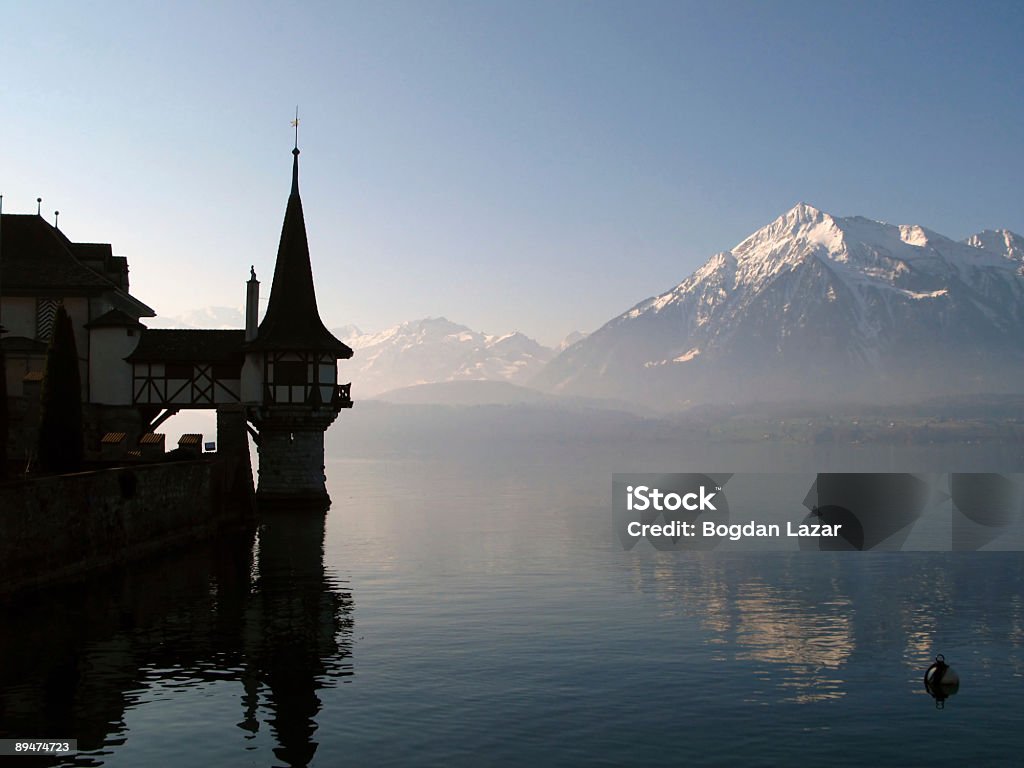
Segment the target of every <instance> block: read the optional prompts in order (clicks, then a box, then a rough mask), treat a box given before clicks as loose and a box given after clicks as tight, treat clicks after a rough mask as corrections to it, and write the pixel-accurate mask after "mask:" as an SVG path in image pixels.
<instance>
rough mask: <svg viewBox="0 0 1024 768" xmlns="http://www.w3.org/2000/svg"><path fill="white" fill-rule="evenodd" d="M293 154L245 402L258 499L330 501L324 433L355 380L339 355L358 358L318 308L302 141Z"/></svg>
mask: <svg viewBox="0 0 1024 768" xmlns="http://www.w3.org/2000/svg"><path fill="white" fill-rule="evenodd" d="M292 155H293V156H294V158H293V160H292V190H291V194H290V195H289V197H288V207H287V208H286V209H285V214H284V225H283V227H282V228H281V242H280V245H279V246H278V249H277V264H276V266H275V268H274V282H273V285H272V286H271V289H270V300H269V303H268V304H267V312H266V315H264V317H263V322H262V323H260V325H259V328H258V329H256V328H255V327H254V326H255V318H256V308H255V306H252V305H253V303H254V302H256V301H258V297H259V284H258V283H257V282H256V276H255V273H253V274H252V277H251V279H250V281H249V286H248V294H247V302H248V304H249V305H250V306H247V311H246V315H247V327H246V342H245V345H244V347H243V348H244V350H245V363H244V366H243V369H242V401H243V402H244V403H245V407H246V411H247V417H248V419H249V421H250V422H251V423H252V425H253V427H255V429H256V431H257V432H258V437H257V438H256V445H257V448H258V450H259V484H258V487H257V490H256V500H257V503H259V504H262V505H264V506H266V505H268V504H280V505H282V506H296V505H303V506H314V507H319V506H321V505H322V506H323V507H324V508H326V505H327V504H329V503H330V498H329V497H328V495H327V488H326V485H325V480H326V478H325V475H324V432H325V431H326V430H327V427H329V426H330V425H331V423H332V422H333V421H334V419H335V418H336V417H337V415H338V412H339V411H340V410H341V409H342V408H350V407H352V400H351V397H350V385H349V384H344V385H340V386H339V385H338V375H337V370H338V369H337V362H338V360H343V359H348V358H350V357H352V350H351V349H350V348H349V347H348V346H346V345H345V344H344V343H342V342H341V341H339V340H338V339H336V338H335V337H334V336H333V335H332V334H331V332H330V331H328V330H327V328H326V327H324V324H323V321H322V320H321V319H320V313H319V312H318V311H317V306H316V293H315V291H314V288H313V271H312V268H311V267H310V262H309V244H308V243H307V241H306V223H305V220H304V218H303V215H302V199H301V198H300V197H299V149H298V147H297V146H296V148H295V149H294V150H292Z"/></svg>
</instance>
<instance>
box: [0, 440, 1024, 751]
mask: <svg viewBox="0 0 1024 768" xmlns="http://www.w3.org/2000/svg"><path fill="white" fill-rule="evenodd" d="M634 448H635V450H631V449H629V448H628V447H626V448H623V447H622V446H621V445H619V446H618V447H616V448H615V449H614V450H613V449H611V448H609V447H608V446H596V445H595V446H592V447H591V448H586V449H584V448H581V447H580V446H579V445H563V446H546V447H545V448H543V449H541V448H538V449H537V450H521V449H517V448H515V447H514V446H513V447H510V446H508V445H505V444H501V445H499V444H497V443H496V444H495V445H494V448H493V450H491V451H486V450H477V449H476V448H474V450H473V451H466V452H464V455H463V456H461V457H458V456H455V455H454V454H450V455H446V456H445V457H444V458H443V459H442V460H438V461H430V460H423V459H419V458H408V457H401V456H391V457H379V458H374V459H356V458H341V459H336V460H333V461H331V462H330V463H329V466H328V468H327V471H328V475H329V478H330V489H331V494H332V497H333V501H334V504H333V507H332V509H331V510H330V512H329V513H328V515H327V517H326V521H324V520H323V519H322V518H320V517H318V516H308V515H305V516H300V515H278V516H274V517H268V516H265V517H262V518H261V520H260V527H259V529H258V530H257V531H255V532H252V533H248V534H242V535H238V536H233V537H229V538H226V539H224V540H222V541H219V542H215V543H211V544H209V545H204V546H200V547H196V548H194V549H193V550H191V551H188V552H179V553H174V554H170V555H168V556H166V557H164V558H161V559H160V560H156V561H151V562H148V563H144V564H140V565H138V566H135V567H133V568H131V569H129V570H127V571H125V572H123V573H119V574H110V575H108V576H106V577H103V578H102V579H96V580H93V581H91V582H89V583H88V584H84V585H79V586H77V587H74V588H68V589H63V590H61V591H60V592H59V593H56V594H53V593H50V594H47V595H44V596H41V597H40V598H39V599H36V600H32V601H30V602H28V603H22V604H19V605H16V606H8V607H7V608H6V609H5V613H4V623H3V627H2V628H0V658H2V660H3V661H2V669H0V731H2V733H0V736H3V737H75V738H77V739H78V745H79V750H80V751H79V752H78V753H77V754H76V755H74V756H71V757H69V758H67V759H65V760H63V761H47V760H39V761H36V760H34V759H33V758H22V759H21V762H17V763H16V764H18V765H26V766H28V765H32V764H64V765H105V766H163V765H167V766H179V765H211V766H267V765H289V766H304V765H315V766H334V765H342V764H346V765H373V766H389V765H396V766H398V765H438V766H442V765H444V766H450V765H456V766H457V765H465V766H481V765H521V764H532V765H538V766H547V765H556V766H562V765H567V766H571V765H678V764H683V763H686V764H692V765H700V764H708V765H724V764H746V765H792V764H793V763H795V762H796V761H800V762H801V763H803V764H807V765H825V764H827V765H857V766H861V765H927V766H936V765H956V766H961V765H964V764H972V765H1009V764H1019V762H1020V759H1021V758H1020V755H1021V753H1022V750H1024V730H1022V729H1021V727H1020V720H1021V715H1020V713H1021V712H1022V711H1024V557H1022V555H1021V554H1019V553H974V554H953V553H909V552H903V553H856V552H846V553H821V552H794V553H758V554H754V555H751V554H737V553H733V554H729V553H723V552H710V553H683V552H678V553H676V552H672V553H658V552H654V551H653V550H650V549H649V548H647V549H641V548H638V549H636V550H633V551H630V552H624V551H622V549H621V547H620V546H619V544H618V543H617V542H616V541H615V539H614V535H613V530H612V525H611V520H610V510H609V503H610V489H611V472H613V471H671V470H681V469H683V468H693V469H700V470H706V471H714V470H718V471H749V470H751V469H753V468H756V469H758V470H760V471H765V470H771V469H779V470H788V471H796V470H800V469H808V468H814V469H822V470H824V469H850V470H854V469H858V470H863V469H908V470H918V469H929V470H933V471H939V470H943V469H961V470H980V469H988V470H999V471H1017V472H1019V471H1021V461H1020V456H1019V449H1018V448H1016V447H1014V446H1010V447H1003V448H990V449H989V448H979V447H976V448H973V449H971V450H970V451H965V450H964V449H963V448H958V449H957V448H950V449H931V450H929V451H924V450H921V451H913V450H910V449H906V450H904V451H896V453H895V454H894V453H891V452H890V453H888V454H885V453H884V452H881V453H880V451H879V450H878V449H870V448H869V449H864V450H860V449H857V450H854V449H850V450H851V451H853V452H852V453H847V452H842V451H840V452H839V453H838V454H836V455H829V456H823V455H822V454H820V453H817V452H812V451H811V449H809V448H800V447H796V448H793V447H790V448H787V449H785V450H786V451H788V453H785V455H778V453H777V452H776V454H775V455H771V454H770V452H768V451H766V450H765V448H764V447H763V446H762V447H757V448H751V449H749V452H747V453H745V452H744V451H748V449H737V448H735V447H731V448H730V447H721V448H715V447H708V446H703V447H701V446H694V447H692V448H689V449H680V450H679V451H678V452H676V453H673V454H672V455H671V456H666V455H665V453H664V452H663V451H662V452H660V453H658V454H657V455H655V454H653V453H652V454H650V455H648V454H645V453H643V449H642V447H640V446H634ZM886 450H891V449H886ZM688 451H690V452H689V453H688ZM695 464H696V466H695ZM812 465H813V467H812ZM911 465H912V466H911ZM953 465H955V466H953ZM936 653H943V654H944V655H945V656H946V658H947V659H948V660H949V661H950V662H951V663H952V664H953V666H954V667H955V668H956V669H957V670H958V672H959V673H960V676H961V679H962V683H961V687H960V690H959V692H958V693H957V694H956V695H954V696H952V697H950V698H949V699H947V700H946V701H945V702H943V707H942V708H941V709H940V708H937V704H936V702H935V701H934V700H933V699H932V698H931V697H930V696H929V695H928V694H927V692H926V691H925V689H924V687H923V685H922V675H923V673H924V670H925V669H926V668H927V666H928V664H929V663H930V662H931V660H932V658H933V657H934V655H935V654H936Z"/></svg>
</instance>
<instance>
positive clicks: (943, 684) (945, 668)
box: [924, 653, 960, 709]
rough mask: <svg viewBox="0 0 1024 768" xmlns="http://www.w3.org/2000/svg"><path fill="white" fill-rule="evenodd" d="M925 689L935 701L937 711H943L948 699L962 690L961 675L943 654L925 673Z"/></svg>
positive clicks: (937, 657)
mask: <svg viewBox="0 0 1024 768" xmlns="http://www.w3.org/2000/svg"><path fill="white" fill-rule="evenodd" d="M924 689H925V690H926V691H928V693H930V694H931V696H932V698H933V699H935V708H936V709H942V708H943V706H944V705H945V702H946V699H947V698H949V697H950V696H952V695H953V694H954V693H956V692H957V691H958V690H960V675H958V674H957V673H956V670H955V669H953V668H952V667H951V666H949V664H947V663H946V657H945V656H943V655H942V654H941V653H940V654H939V655H938V656H936V657H935V662H934V663H933V664H932V665H931V666H930V667H928V669H927V670H926V671H925V673H924Z"/></svg>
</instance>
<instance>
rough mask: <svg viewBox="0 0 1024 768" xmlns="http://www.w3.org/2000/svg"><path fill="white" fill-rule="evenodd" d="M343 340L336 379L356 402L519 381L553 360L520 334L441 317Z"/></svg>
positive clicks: (546, 349)
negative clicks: (450, 384)
mask: <svg viewBox="0 0 1024 768" xmlns="http://www.w3.org/2000/svg"><path fill="white" fill-rule="evenodd" d="M337 330H338V331H341V332H344V329H337ZM339 338H343V337H342V336H339ZM343 340H344V341H345V343H346V344H348V345H349V346H350V347H352V349H353V350H355V355H354V356H353V357H352V359H351V360H347V361H344V362H342V363H341V366H340V368H339V374H338V375H339V376H340V377H341V378H342V379H343V380H344V381H348V380H349V379H351V380H352V382H353V395H358V396H359V397H372V396H374V395H377V394H380V393H381V392H386V391H389V390H392V389H399V388H401V387H409V386H413V385H416V384H427V383H435V382H444V381H467V380H485V381H508V382H522V381H525V380H526V379H529V378H531V377H532V376H533V375H535V374H536V373H537V372H538V371H539V370H540V368H541V367H542V366H543V365H544V364H545V363H546V362H547V361H548V360H550V359H551V357H552V356H553V355H554V351H553V350H552V349H550V348H548V347H545V346H542V345H541V344H539V343H538V342H536V341H534V340H533V339H531V338H529V337H528V336H525V335H523V334H522V333H519V332H514V333H507V334H504V335H499V336H491V335H487V334H484V333H480V332H478V331H473V330H471V329H469V328H467V327H466V326H464V325H459V324H457V323H453V322H451V321H450V320H447V319H446V318H443V317H438V318H427V319H424V320H415V321H411V322H405V323H402V324H400V325H396V326H395V327H393V328H389V329H387V330H386V331H381V332H380V333H364V334H353V335H349V336H348V337H347V338H343Z"/></svg>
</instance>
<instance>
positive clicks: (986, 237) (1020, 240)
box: [964, 229, 1024, 262]
mask: <svg viewBox="0 0 1024 768" xmlns="http://www.w3.org/2000/svg"><path fill="white" fill-rule="evenodd" d="M964 242H965V243H967V244H968V245H973V246H974V247H975V248H984V249H985V250H986V251H993V252H994V253H998V254H1001V255H1003V256H1005V257H1006V258H1008V259H1012V260H1013V261H1020V262H1024V237H1021V236H1020V235H1018V234H1016V233H1015V232H1011V231H1010V230H1008V229H986V230H984V231H982V232H979V233H978V234H976V235H971V236H970V237H968V238H967V239H966V240H964Z"/></svg>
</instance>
